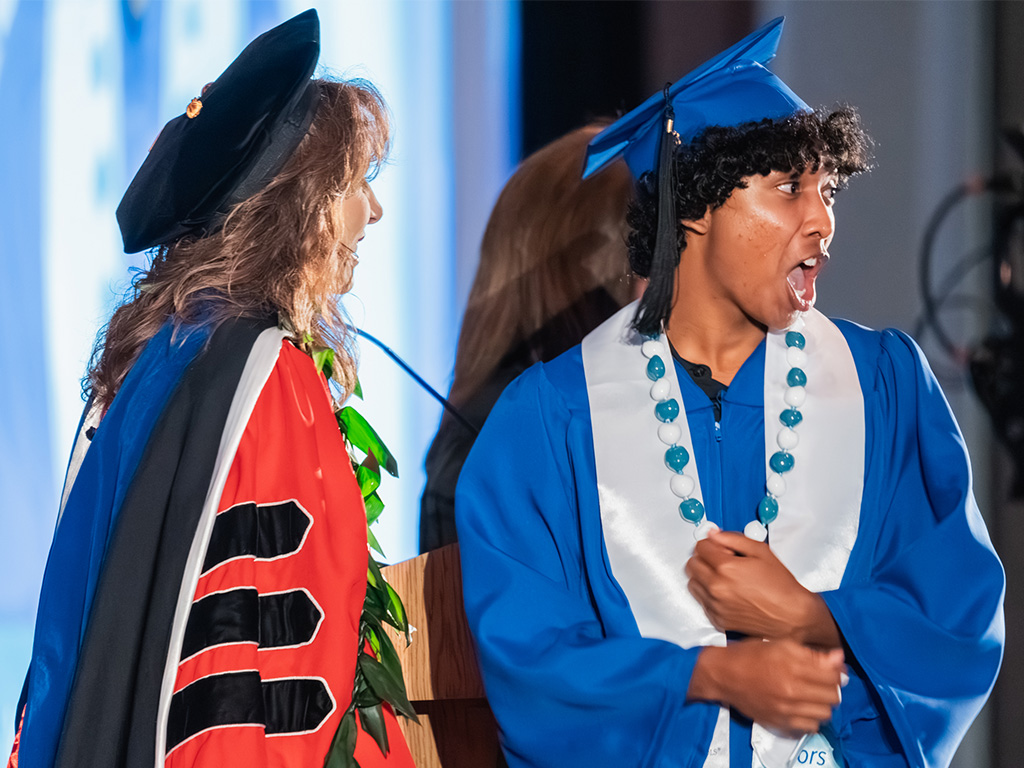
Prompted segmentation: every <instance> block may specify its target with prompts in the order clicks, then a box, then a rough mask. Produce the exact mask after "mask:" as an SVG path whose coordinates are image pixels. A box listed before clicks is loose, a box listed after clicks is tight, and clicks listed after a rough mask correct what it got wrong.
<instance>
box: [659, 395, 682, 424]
mask: <svg viewBox="0 0 1024 768" xmlns="http://www.w3.org/2000/svg"><path fill="white" fill-rule="evenodd" d="M654 415H655V416H656V417H657V418H658V421H672V420H673V419H675V417H676V416H678V415H679V403H678V402H676V399H675V398H674V397H672V398H669V399H668V400H665V401H664V402H661V403H658V404H657V405H656V406H654Z"/></svg>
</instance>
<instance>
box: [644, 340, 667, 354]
mask: <svg viewBox="0 0 1024 768" xmlns="http://www.w3.org/2000/svg"><path fill="white" fill-rule="evenodd" d="M640 351H641V352H643V353H644V357H654V356H655V355H664V354H665V345H664V344H662V343H661V342H660V341H658V340H656V339H648V340H647V341H645V342H644V343H643V344H641V345H640Z"/></svg>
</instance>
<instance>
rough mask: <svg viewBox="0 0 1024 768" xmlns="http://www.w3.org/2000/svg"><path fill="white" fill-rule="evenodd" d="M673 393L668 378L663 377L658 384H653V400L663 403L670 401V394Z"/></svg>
mask: <svg viewBox="0 0 1024 768" xmlns="http://www.w3.org/2000/svg"><path fill="white" fill-rule="evenodd" d="M670 391H671V385H670V384H669V383H668V378H667V377H665V376H662V377H661V378H660V379H658V380H657V381H656V382H654V383H653V384H651V399H652V400H656V401H657V402H659V403H660V402H661V401H662V400H668V395H669V392H670Z"/></svg>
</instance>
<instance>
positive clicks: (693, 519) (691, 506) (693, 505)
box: [679, 499, 704, 525]
mask: <svg viewBox="0 0 1024 768" xmlns="http://www.w3.org/2000/svg"><path fill="white" fill-rule="evenodd" d="M679 515H680V516H681V517H682V518H683V520H686V521H687V522H690V523H693V524H694V525H696V524H697V523H699V522H700V521H701V520H703V519H704V505H703V504H701V503H700V501H698V500H697V499H687V500H686V501H684V502H683V503H682V504H680V505H679Z"/></svg>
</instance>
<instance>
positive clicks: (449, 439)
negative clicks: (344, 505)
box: [420, 123, 637, 552]
mask: <svg viewBox="0 0 1024 768" xmlns="http://www.w3.org/2000/svg"><path fill="white" fill-rule="evenodd" d="M605 125H606V124H605V123H593V124H590V125H587V126H585V127H583V128H578V129H576V130H574V131H571V132H570V133H568V134H566V135H565V136H562V137H561V138H559V139H556V140H555V141H553V142H551V143H550V144H548V145H546V146H545V147H543V148H541V149H539V150H537V151H536V152H534V153H533V154H532V155H530V156H529V157H527V158H526V159H525V160H524V161H523V162H522V164H521V165H520V166H519V167H518V168H517V169H516V172H515V173H514V174H513V175H512V177H511V178H510V179H509V180H508V183H507V184H506V185H505V188H504V189H503V190H502V192H501V195H500V196H499V197H498V201H497V203H495V205H494V210H493V211H492V212H491V216H490V219H488V221H487V228H486V230H485V231H484V237H483V242H482V244H481V246H480V263H479V266H478V268H477V273H476V278H475V279H474V281H473V288H472V290H471V291H470V294H469V301H468V303H467V306H466V313H465V315H464V317H463V320H462V331H461V333H460V335H459V345H458V349H457V351H456V355H455V375H454V380H453V383H452V388H451V394H450V395H449V397H450V399H451V401H452V404H453V405H454V406H455V407H456V408H458V409H459V410H460V412H461V413H462V414H463V415H464V416H465V417H466V419H467V420H468V421H469V422H470V423H471V424H473V425H475V426H477V427H479V426H480V425H482V424H483V423H484V421H485V420H486V418H487V414H488V413H489V412H490V410H491V407H492V406H493V405H494V403H495V402H496V401H497V399H498V397H499V396H500V395H501V393H502V390H504V389H505V387H506V386H507V385H508V384H509V383H510V382H511V381H512V380H513V379H514V378H516V376H518V375H519V374H520V373H522V372H523V371H525V370H526V369H527V368H529V367H530V366H531V365H533V364H534V363H536V362H547V361H548V360H551V359H553V358H555V357H557V356H558V355H560V354H561V353H562V352H564V351H565V350H567V349H569V348H570V347H572V346H574V345H575V344H578V343H579V341H580V340H581V339H582V338H583V337H584V336H586V335H587V334H588V333H589V332H590V331H591V330H593V329H594V328H596V327H597V326H598V325H600V324H601V323H602V322H604V320H606V319H607V318H608V317H610V316H611V315H612V314H613V313H614V312H616V311H617V310H618V309H619V308H621V307H623V306H625V305H626V304H627V303H629V302H630V301H632V300H633V298H634V295H633V294H634V291H635V288H634V285H635V284H636V282H637V281H636V280H635V279H633V278H632V277H631V276H630V274H629V262H628V259H627V256H626V235H627V233H628V228H627V227H626V209H627V207H628V205H629V200H630V196H631V195H632V189H633V183H632V179H631V177H630V175H629V171H628V169H627V168H626V166H625V164H624V163H616V164H614V165H612V166H611V167H609V168H608V169H606V170H605V171H603V172H602V173H601V174H599V175H597V176H595V177H594V178H592V179H587V180H583V179H581V178H580V168H581V167H582V164H583V158H584V156H585V154H586V148H587V143H588V142H589V141H590V140H591V139H593V138H594V136H596V135H597V134H598V133H599V132H600V131H601V129H602V128H603V127H604V126H605ZM475 437H476V433H475V432H473V431H471V430H470V429H469V428H467V427H466V425H465V424H462V423H460V422H459V421H457V420H456V419H455V418H453V417H452V416H451V415H450V414H448V413H445V414H444V416H443V417H442V419H441V426H440V428H439V429H438V432H437V435H436V436H435V438H434V441H433V443H432V444H431V446H430V450H429V452H428V453H427V459H426V469H427V484H426V487H425V488H424V491H423V497H422V499H421V502H420V551H421V552H427V551H429V550H432V549H436V548H438V547H442V546H444V545H445V544H450V543H452V542H453V541H455V540H456V538H457V536H456V532H455V484H456V481H457V480H458V477H459V471H460V470H461V469H462V464H463V463H464V462H465V460H466V456H467V455H469V450H470V448H472V446H473V441H474V439H475Z"/></svg>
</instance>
